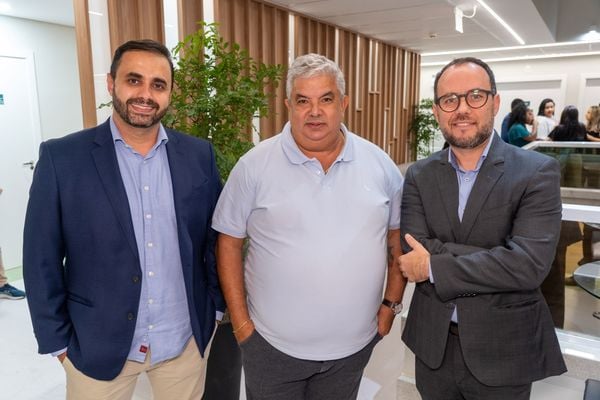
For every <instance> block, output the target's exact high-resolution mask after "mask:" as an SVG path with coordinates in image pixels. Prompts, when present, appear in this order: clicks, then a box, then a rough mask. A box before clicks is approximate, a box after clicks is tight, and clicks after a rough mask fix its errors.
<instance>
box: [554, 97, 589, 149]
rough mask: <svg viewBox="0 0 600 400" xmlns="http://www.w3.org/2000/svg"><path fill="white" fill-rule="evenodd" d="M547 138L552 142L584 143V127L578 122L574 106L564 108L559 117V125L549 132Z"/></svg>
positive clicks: (577, 113)
mask: <svg viewBox="0 0 600 400" xmlns="http://www.w3.org/2000/svg"><path fill="white" fill-rule="evenodd" d="M548 137H549V138H550V139H551V140H552V141H554V142H581V141H585V138H586V130H585V125H583V124H582V123H581V122H579V111H578V110H577V107H575V106H566V107H565V109H564V110H563V112H562V113H561V115H560V124H558V125H557V126H556V128H554V129H553V130H552V132H550V134H549V135H548Z"/></svg>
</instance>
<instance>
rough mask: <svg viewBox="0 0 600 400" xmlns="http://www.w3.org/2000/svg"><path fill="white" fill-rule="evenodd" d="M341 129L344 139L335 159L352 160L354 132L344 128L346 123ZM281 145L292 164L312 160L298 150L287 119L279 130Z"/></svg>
mask: <svg viewBox="0 0 600 400" xmlns="http://www.w3.org/2000/svg"><path fill="white" fill-rule="evenodd" d="M341 129H342V133H343V134H344V137H345V138H346V141H345V143H344V147H343V148H342V151H341V152H340V154H339V155H338V157H337V158H336V161H352V160H353V159H354V140H356V138H355V136H354V134H353V133H352V132H350V131H349V130H348V128H346V125H344V124H342V125H341ZM281 147H282V148H283V153H284V154H285V155H286V157H287V158H288V160H289V161H290V162H291V163H292V164H304V163H305V162H308V161H311V160H312V159H311V158H308V157H307V156H306V154H304V153H303V152H302V151H301V150H300V148H299V147H298V144H296V141H295V140H294V137H293V136H292V129H291V124H290V122H289V121H288V122H287V123H286V124H285V126H284V127H283V130H282V131H281Z"/></svg>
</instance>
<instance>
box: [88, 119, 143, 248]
mask: <svg viewBox="0 0 600 400" xmlns="http://www.w3.org/2000/svg"><path fill="white" fill-rule="evenodd" d="M96 130H97V133H96V138H95V141H94V142H95V143H96V145H97V147H96V148H94V149H93V150H92V157H93V158H94V163H95V164H96V169H97V170H98V175H99V176H100V180H101V181H102V184H103V185H104V189H105V190H106V193H107V195H108V198H109V201H110V203H111V205H112V207H113V210H114V212H115V214H116V216H117V220H118V221H119V224H120V225H121V229H122V230H123V233H124V234H125V237H126V238H127V243H128V244H129V247H130V248H131V251H133V253H134V254H135V255H136V257H138V259H139V254H138V250H137V244H136V241H135V231H134V230H133V223H132V222H131V211H130V209H129V201H128V200H127V192H126V191H125V186H124V185H123V179H122V178H121V173H120V171H119V163H118V161H117V154H116V152H115V146H114V143H113V141H112V135H111V133H110V125H109V122H108V121H107V122H105V123H104V124H102V125H100V126H98V128H97V129H96Z"/></svg>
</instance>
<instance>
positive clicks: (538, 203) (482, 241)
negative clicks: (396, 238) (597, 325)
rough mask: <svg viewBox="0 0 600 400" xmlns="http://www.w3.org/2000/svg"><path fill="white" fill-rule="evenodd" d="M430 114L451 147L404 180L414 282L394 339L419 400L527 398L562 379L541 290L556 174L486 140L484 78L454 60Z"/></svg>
mask: <svg viewBox="0 0 600 400" xmlns="http://www.w3.org/2000/svg"><path fill="white" fill-rule="evenodd" d="M434 93H435V104H434V106H433V112H434V115H435V117H436V119H437V121H438V123H439V125H440V129H441V130H442V133H443V135H444V138H445V139H446V141H447V142H448V143H449V145H450V146H449V149H445V150H442V151H440V152H437V153H435V154H434V155H432V156H431V157H429V158H428V159H426V160H421V161H419V162H417V163H415V164H414V165H413V166H411V168H410V169H409V170H408V171H407V174H406V177H405V186H404V194H403V199H402V219H401V231H402V233H403V234H404V235H405V236H404V239H405V241H404V242H403V247H404V249H403V250H404V253H405V254H404V255H403V256H401V257H400V258H399V266H400V269H401V270H402V272H403V274H404V276H405V277H406V278H408V280H409V281H412V282H417V284H416V287H415V292H414V295H413V299H412V303H411V306H410V312H409V314H408V319H407V322H406V328H405V330H404V333H403V336H402V338H403V340H404V342H405V343H406V345H407V346H408V347H409V348H410V349H411V350H412V351H413V352H414V353H415V355H416V366H415V370H416V384H417V388H418V390H419V392H420V393H421V396H422V397H423V399H426V400H427V399H445V400H448V399H478V400H481V399H528V398H529V394H530V391H531V383H532V382H533V381H535V380H539V379H543V378H544V377H547V376H551V375H558V374H561V373H563V372H565V370H566V367H565V364H564V361H563V359H562V355H561V352H560V348H559V345H558V340H557V338H556V334H555V331H554V327H553V324H552V318H551V316H550V312H549V311H548V307H547V305H546V303H545V302H544V298H543V296H542V294H541V292H540V284H541V283H542V281H543V280H544V278H545V277H546V275H547V274H548V271H549V269H550V264H551V263H552V259H553V257H554V253H555V248H556V242H557V239H558V233H559V230H560V221H561V201H560V183H559V179H560V171H559V165H558V163H557V162H556V161H555V160H554V159H552V158H550V157H547V156H545V155H542V154H539V153H536V152H533V151H527V150H522V149H519V148H517V147H515V146H511V145H509V144H506V143H504V142H503V141H502V140H501V139H500V138H499V137H498V135H496V134H493V132H494V130H493V122H494V116H495V115H496V113H497V112H498V108H499V105H500V98H499V95H498V94H497V93H496V84H495V80H494V75H493V72H492V71H491V70H490V68H489V66H488V65H487V64H485V63H484V62H483V61H481V60H478V59H475V58H462V59H456V60H454V61H452V62H450V63H449V64H448V65H446V66H445V67H444V68H443V69H442V70H441V71H440V73H439V74H438V75H437V77H436V80H435V84H434Z"/></svg>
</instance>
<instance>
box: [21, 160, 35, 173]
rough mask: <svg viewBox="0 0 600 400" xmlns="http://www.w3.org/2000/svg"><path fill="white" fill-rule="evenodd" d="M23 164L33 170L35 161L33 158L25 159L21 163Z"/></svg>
mask: <svg viewBox="0 0 600 400" xmlns="http://www.w3.org/2000/svg"><path fill="white" fill-rule="evenodd" d="M23 166H24V167H29V169H30V170H32V171H33V169H34V168H35V162H34V161H33V160H31V161H27V162H24V163H23Z"/></svg>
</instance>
